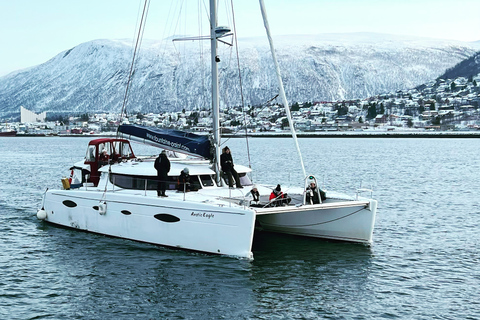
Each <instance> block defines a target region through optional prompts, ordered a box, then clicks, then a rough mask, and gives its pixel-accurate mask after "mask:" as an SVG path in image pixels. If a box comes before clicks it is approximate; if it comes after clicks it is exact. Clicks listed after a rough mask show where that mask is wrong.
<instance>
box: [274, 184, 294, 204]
mask: <svg viewBox="0 0 480 320" xmlns="http://www.w3.org/2000/svg"><path fill="white" fill-rule="evenodd" d="M269 200H270V205H271V206H278V205H286V204H288V203H290V201H291V200H292V199H291V198H289V197H288V196H287V194H286V193H283V192H282V188H281V187H280V185H279V184H277V187H276V188H275V189H273V190H272V193H271V194H270V198H269Z"/></svg>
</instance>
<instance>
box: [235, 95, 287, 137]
mask: <svg viewBox="0 0 480 320" xmlns="http://www.w3.org/2000/svg"><path fill="white" fill-rule="evenodd" d="M278 96H279V94H277V95H276V96H275V97H273V98H271V99H270V100H268V101H267V102H265V103H264V104H263V108H262V109H260V111H259V112H262V111H263V109H265V108H266V107H267V106H268V104H269V103H270V102H272V101H273V100H275V99H277V98H278ZM252 118H255V116H254V115H253V116H252ZM245 122H246V121H245ZM250 123H252V122H251V121H248V122H246V123H245V126H247V125H249V124H250ZM241 130H242V129H240V130H237V131H235V133H237V132H239V131H241ZM229 139H230V138H229Z"/></svg>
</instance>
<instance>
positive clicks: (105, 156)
mask: <svg viewBox="0 0 480 320" xmlns="http://www.w3.org/2000/svg"><path fill="white" fill-rule="evenodd" d="M108 158H109V157H108V154H107V150H106V149H103V151H102V153H101V154H100V156H99V157H98V167H99V168H100V167H101V166H104V165H106V164H108Z"/></svg>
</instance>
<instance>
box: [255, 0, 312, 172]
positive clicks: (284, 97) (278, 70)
mask: <svg viewBox="0 0 480 320" xmlns="http://www.w3.org/2000/svg"><path fill="white" fill-rule="evenodd" d="M259 2H260V9H261V11H262V17H263V24H264V25H265V30H266V32H267V38H268V42H269V44H270V51H271V52H272V58H273V63H274V64H275V73H276V74H277V80H278V86H279V89H280V96H281V98H282V100H283V104H284V106H285V112H286V113H287V118H288V123H289V125H290V130H291V132H292V136H293V141H294V142H295V147H296V148H297V153H298V156H299V157H300V164H301V165H302V170H303V177H306V176H307V173H306V171H305V165H304V164H303V157H302V153H301V152H300V146H299V145H298V139H297V133H296V132H295V127H294V126H293V120H292V115H291V113H290V107H289V105H288V101H287V97H286V95H285V89H284V88H283V81H282V76H281V75H280V67H279V66H278V61H277V56H276V55H275V48H274V47H273V40H272V36H271V35H270V26H269V24H268V19H267V11H266V10H265V4H264V3H263V0H259Z"/></svg>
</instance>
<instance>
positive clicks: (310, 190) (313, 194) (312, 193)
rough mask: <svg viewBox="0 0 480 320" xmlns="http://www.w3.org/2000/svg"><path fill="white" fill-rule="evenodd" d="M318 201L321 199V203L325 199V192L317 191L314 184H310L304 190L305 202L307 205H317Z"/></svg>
mask: <svg viewBox="0 0 480 320" xmlns="http://www.w3.org/2000/svg"><path fill="white" fill-rule="evenodd" d="M319 191H320V192H319ZM319 193H320V198H319V197H318V194H319ZM320 199H322V202H323V201H325V199H327V197H326V195H325V192H324V191H323V190H319V189H318V188H317V186H316V184H315V182H311V183H310V185H309V186H308V187H307V190H306V202H307V204H308V203H309V204H319V203H320Z"/></svg>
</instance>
